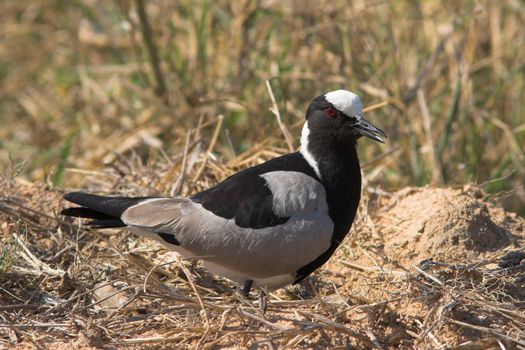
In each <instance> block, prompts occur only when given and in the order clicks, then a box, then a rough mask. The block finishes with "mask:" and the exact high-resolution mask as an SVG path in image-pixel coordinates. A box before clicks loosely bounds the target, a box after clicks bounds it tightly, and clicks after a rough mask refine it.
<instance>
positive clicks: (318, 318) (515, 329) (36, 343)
mask: <svg viewBox="0 0 525 350" xmlns="http://www.w3.org/2000/svg"><path fill="white" fill-rule="evenodd" d="M1 191H2V198H4V199H3V200H2V201H1V202H0V211H1V216H0V220H1V224H0V227H1V230H2V234H3V237H2V241H3V243H4V244H3V247H4V248H2V249H3V252H2V255H1V256H0V259H1V260H0V262H1V265H0V267H1V270H0V279H1V280H2V281H1V289H0V291H1V293H0V310H2V313H1V316H0V317H1V321H0V322H2V324H1V325H0V327H1V328H0V336H1V338H0V342H1V344H3V345H4V346H6V347H8V348H22V349H33V348H49V347H51V346H52V347H54V348H56V349H63V348H64V349H69V348H75V349H77V348H82V349H98V348H119V347H125V348H137V349H143V348H158V347H159V346H162V347H166V348H171V347H176V348H195V347H197V348H233V349H235V348H245V347H249V348H268V349H273V348H281V347H284V348H327V347H330V348H341V349H345V348H350V349H352V348H378V349H386V348H405V349H413V348H441V349H444V348H448V349H487V348H494V349H499V348H507V349H508V348H524V347H525V333H524V331H523V329H525V311H524V309H523V305H524V302H525V293H524V290H525V289H524V287H525V274H524V270H525V254H524V250H523V245H524V242H525V220H524V219H523V218H521V217H520V216H517V215H515V214H513V213H508V212H505V211H503V210H502V209H500V208H498V207H495V206H494V205H492V204H491V198H490V197H488V196H487V195H486V194H485V193H484V192H483V191H482V190H480V189H479V188H477V187H475V186H463V187H459V188H434V187H425V188H405V189H402V190H399V191H397V192H392V193H390V192H386V191H382V190H379V189H371V188H369V190H367V191H365V192H364V193H363V200H362V203H361V207H360V209H359V213H358V217H357V220H356V223H355V225H354V227H353V228H352V230H351V233H350V235H349V236H348V238H347V239H346V240H345V242H344V244H343V245H342V246H341V247H340V248H339V249H338V251H337V252H336V254H335V255H334V256H333V257H332V259H331V260H330V261H329V263H328V264H326V265H325V266H323V267H322V268H321V269H319V270H317V271H316V272H315V273H314V274H313V275H312V276H311V277H310V278H307V279H306V280H305V281H304V282H303V283H302V284H301V285H299V286H292V287H288V288H286V289H281V290H278V291H276V292H273V293H270V295H269V298H268V303H267V306H266V309H265V310H262V309H261V306H260V305H259V302H260V300H259V298H258V292H254V293H252V295H251V296H250V298H243V297H242V296H241V295H240V294H239V293H238V292H237V291H236V289H235V286H234V285H232V284H231V283H230V282H228V281H226V280H222V279H219V278H218V277H216V276H213V275H210V274H209V273H207V272H206V271H204V270H202V269H201V267H200V264H199V263H198V262H195V261H186V262H181V261H179V260H178V259H177V258H176V257H174V255H173V254H171V253H169V252H167V251H166V250H164V249H163V248H162V247H160V246H159V245H157V244H155V243H153V242H150V241H146V240H142V239H139V238H136V237H135V236H133V235H131V234H129V233H126V232H123V231H118V230H107V231H103V232H100V231H91V230H88V229H86V228H85V227H81V226H79V225H78V222H76V221H75V222H74V221H64V219H63V218H61V217H59V216H58V214H57V213H58V212H59V210H60V208H61V207H62V206H63V205H64V203H63V202H62V201H61V193H60V192H59V191H50V190H48V189H46V186H45V185H35V184H32V183H26V182H23V181H20V180H17V179H7V178H4V179H3V181H2V187H1ZM520 346H521V347H520Z"/></svg>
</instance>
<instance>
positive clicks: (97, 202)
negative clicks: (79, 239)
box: [61, 192, 152, 228]
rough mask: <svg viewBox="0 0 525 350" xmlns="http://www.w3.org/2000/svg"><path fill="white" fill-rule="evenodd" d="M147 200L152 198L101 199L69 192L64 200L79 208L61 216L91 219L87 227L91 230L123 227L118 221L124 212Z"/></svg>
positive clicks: (68, 209) (63, 211)
mask: <svg viewBox="0 0 525 350" xmlns="http://www.w3.org/2000/svg"><path fill="white" fill-rule="evenodd" d="M149 198H152V197H131V198H130V197H103V196H97V195H94V194H88V193H82V192H71V193H68V194H66V195H65V196H64V199H65V200H67V201H69V202H72V203H75V204H78V205H80V207H73V208H67V209H64V210H62V212H61V214H62V215H66V216H72V217H77V218H85V219H91V221H89V222H88V225H89V226H91V227H93V228H113V227H125V226H126V224H124V222H122V220H120V216H121V215H122V213H123V212H124V210H126V209H128V208H129V207H132V206H134V205H136V204H138V203H140V202H142V201H143V200H145V199H149Z"/></svg>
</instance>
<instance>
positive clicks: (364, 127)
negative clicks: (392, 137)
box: [352, 117, 388, 143]
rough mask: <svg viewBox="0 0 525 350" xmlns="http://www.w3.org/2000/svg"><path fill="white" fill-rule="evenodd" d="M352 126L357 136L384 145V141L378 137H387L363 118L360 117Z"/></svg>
mask: <svg viewBox="0 0 525 350" xmlns="http://www.w3.org/2000/svg"><path fill="white" fill-rule="evenodd" d="M352 126H353V127H354V128H355V129H356V130H357V132H358V133H359V134H361V135H363V136H366V137H369V138H371V139H372V140H375V141H377V142H381V143H385V141H384V140H383V139H382V138H381V137H379V136H378V135H381V136H383V137H385V138H387V137H388V136H386V134H385V132H384V131H383V130H381V129H379V128H378V127H376V126H375V125H373V124H372V123H370V122H369V121H368V120H366V119H365V118H363V117H360V119H359V120H358V121H357V122H356V123H355V124H354V125H352Z"/></svg>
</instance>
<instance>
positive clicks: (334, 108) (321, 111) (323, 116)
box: [303, 90, 386, 143]
mask: <svg viewBox="0 0 525 350" xmlns="http://www.w3.org/2000/svg"><path fill="white" fill-rule="evenodd" d="M305 128H307V129H308V130H306V132H307V133H308V134H309V135H310V137H312V136H314V134H315V137H316V138H318V139H319V138H324V139H329V140H334V141H335V142H343V143H347V142H353V143H355V140H357V139H358V138H360V137H361V136H366V137H369V138H371V139H372V140H375V141H378V142H381V143H384V142H385V141H384V140H383V139H382V138H381V137H380V136H383V137H386V134H385V132H384V131H383V130H381V129H379V128H378V127H376V126H374V125H373V124H372V123H370V122H369V121H367V120H366V119H365V118H364V117H363V105H362V103H361V99H360V98H359V96H357V95H356V94H354V93H353V92H350V91H347V90H336V91H332V92H328V93H326V94H324V95H321V96H318V97H316V98H315V99H314V100H313V101H312V102H311V103H310V106H309V107H308V111H307V113H306V123H305ZM304 133H305V129H303V134H304ZM303 136H304V135H303Z"/></svg>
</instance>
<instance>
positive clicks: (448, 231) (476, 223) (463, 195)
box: [374, 186, 525, 265]
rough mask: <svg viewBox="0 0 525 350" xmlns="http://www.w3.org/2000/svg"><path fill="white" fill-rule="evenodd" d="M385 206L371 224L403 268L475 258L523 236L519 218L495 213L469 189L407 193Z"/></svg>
mask: <svg viewBox="0 0 525 350" xmlns="http://www.w3.org/2000/svg"><path fill="white" fill-rule="evenodd" d="M384 204H385V208H387V210H386V211H384V212H382V213H380V214H378V215H377V217H376V218H375V220H374V221H375V224H376V225H379V226H380V227H381V229H380V232H381V233H382V240H383V243H384V250H385V253H387V255H388V256H391V257H394V258H395V259H396V260H398V261H399V262H400V263H402V264H403V265H410V264H414V263H416V264H417V263H419V262H420V261H421V260H424V259H429V258H432V259H436V260H444V261H447V262H452V261H460V260H461V261H465V259H467V260H468V259H479V258H483V256H484V255H486V254H487V253H490V252H494V251H497V250H500V249H503V248H505V247H509V246H519V245H520V243H522V241H523V238H524V237H525V220H524V219H523V218H521V217H519V216H517V215H516V214H513V213H505V212H504V211H503V210H501V209H500V208H496V207H495V206H494V205H492V204H491V203H489V202H488V201H487V200H486V196H485V195H484V193H483V192H482V191H481V190H480V189H478V188H476V187H473V186H465V187H463V188H460V189H453V188H406V189H403V190H401V191H399V192H397V193H394V194H393V195H392V197H391V199H390V200H389V201H388V202H387V203H384Z"/></svg>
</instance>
